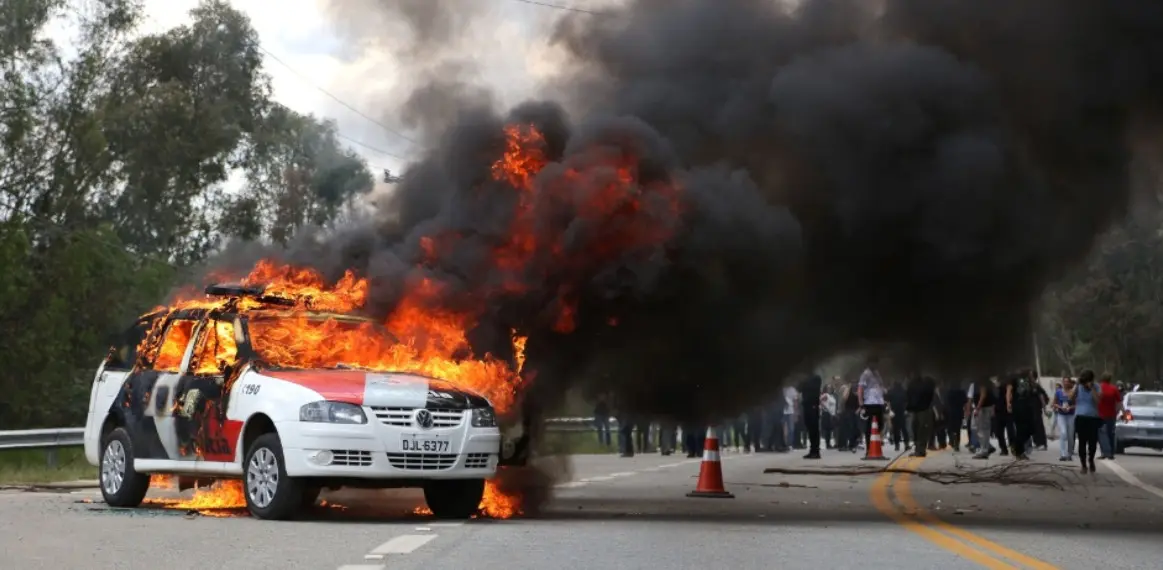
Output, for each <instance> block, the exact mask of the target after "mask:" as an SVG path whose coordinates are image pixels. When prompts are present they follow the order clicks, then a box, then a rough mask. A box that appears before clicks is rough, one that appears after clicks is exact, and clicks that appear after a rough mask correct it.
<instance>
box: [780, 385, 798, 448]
mask: <svg viewBox="0 0 1163 570" xmlns="http://www.w3.org/2000/svg"><path fill="white" fill-rule="evenodd" d="M799 407H800V406H799V396H798V394H797V392H796V387H795V386H784V388H783V423H782V424H780V425H782V426H783V440H782V441H783V447H784V448H785V449H786V450H791V449H794V448H795V447H797V444H798V443H799V442H797V441H796V438H795V436H796V410H797V409H798V408H799Z"/></svg>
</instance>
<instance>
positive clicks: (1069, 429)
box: [1053, 378, 1074, 461]
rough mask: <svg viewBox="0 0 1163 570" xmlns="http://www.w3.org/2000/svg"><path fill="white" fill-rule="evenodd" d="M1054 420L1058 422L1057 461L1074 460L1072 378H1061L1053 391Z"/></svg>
mask: <svg viewBox="0 0 1163 570" xmlns="http://www.w3.org/2000/svg"><path fill="white" fill-rule="evenodd" d="M1053 409H1054V421H1055V422H1056V423H1057V424H1058V438H1059V439H1058V461H1073V460H1074V380H1073V379H1071V378H1063V379H1062V385H1061V386H1059V387H1058V389H1057V390H1055V391H1054V405H1053Z"/></svg>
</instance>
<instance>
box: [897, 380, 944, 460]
mask: <svg viewBox="0 0 1163 570" xmlns="http://www.w3.org/2000/svg"><path fill="white" fill-rule="evenodd" d="M938 401H939V400H938V398H937V382H936V381H935V380H933V379H932V378H930V377H928V376H921V375H920V374H913V375H912V379H911V380H909V386H908V388H907V389H906V390H905V411H907V412H909V413H910V414H912V420H913V445H914V446H915V449H914V450H913V454H912V456H913V457H924V456H925V453H926V450H925V448H926V447H927V446H928V443H929V440H930V439H931V438H932V436H933V430H934V428H935V426H936V414H935V412H934V411H933V405H934V404H936V403H937V402H938Z"/></svg>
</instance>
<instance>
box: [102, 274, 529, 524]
mask: <svg viewBox="0 0 1163 570" xmlns="http://www.w3.org/2000/svg"><path fill="white" fill-rule="evenodd" d="M207 293H212V294H217V295H223V296H227V297H233V296H238V297H243V296H246V295H248V294H251V295H253V294H254V293H255V292H254V291H253V290H248V289H245V288H240V287H225V286H221V287H211V288H209V289H207ZM268 301H269V300H268ZM226 306H227V307H235V306H237V303H231V304H228V305H226ZM280 319H296V320H297V321H296V322H297V323H301V322H303V321H302V319H306V320H307V322H317V323H323V322H328V321H329V322H330V324H329V325H328V326H338V327H361V329H363V330H366V331H369V334H380V335H385V339H384V340H385V342H394V339H389V338H386V337H390V334H389V333H388V332H387V331H386V330H384V329H383V328H382V327H380V326H379V325H378V324H376V323H373V322H371V321H368V320H366V319H363V318H359V317H353V316H348V315H341V314H330V313H313V312H302V311H293V312H292V311H290V310H289V309H288V308H287V307H285V306H278V303H275V304H274V305H272V306H270V307H260V308H259V309H248V310H246V311H232V310H230V309H226V310H220V309H213V310H211V309H184V310H175V311H163V312H159V313H154V314H151V315H147V316H145V317H142V318H141V319H139V320H138V322H137V323H136V324H135V326H134V327H132V328H131V329H130V331H129V332H128V334H127V335H126V337H125V338H124V340H123V342H122V343H121V344H120V346H116V347H114V348H113V349H111V350H110V353H109V356H108V357H107V358H106V359H105V361H104V362H103V363H102V364H101V366H100V368H99V369H98V371H97V377H96V380H95V381H94V383H93V388H92V392H91V396H90V400H89V412H88V421H87V423H86V425H85V436H84V444H85V456H86V458H87V459H88V461H89V462H90V463H91V464H93V465H95V466H99V468H100V475H99V478H100V485H101V493H102V495H103V496H104V498H105V502H106V503H108V504H109V505H111V506H116V507H135V506H137V505H139V504H141V502H142V501H143V499H144V497H145V494H146V492H147V491H148V489H149V481H150V474H155V473H164V474H172V475H177V476H179V477H180V479H187V480H188V479H190V478H194V479H202V480H204V479H221V478H234V479H241V480H242V481H243V487H244V489H245V495H246V503H247V507H248V508H249V510H250V512H251V513H252V514H253V515H254V516H255V517H258V518H262V519H288V518H292V517H294V516H295V514H296V513H297V512H298V511H299V510H300V508H301V507H303V506H304V505H310V504H313V503H314V502H315V499H316V498H317V497H318V495H319V493H320V491H321V490H322V489H323V488H339V487H345V486H354V487H371V488H385V487H421V488H423V490H424V497H425V499H426V501H427V503H428V507H429V508H430V509H431V511H432V512H433V514H434V515H436V516H438V517H445V518H466V517H469V516H471V515H473V514H474V513H476V512H477V507H478V505H479V503H480V501H481V498H482V495H483V493H484V484H485V480H486V479H487V478H490V477H492V476H493V475H494V473H495V472H496V469H497V465H498V460H499V453H500V449H501V433H500V431H499V429H498V427H497V420H496V417H495V414H494V409H493V406H492V405H491V404H490V402H489V401H488V400H486V399H485V398H483V397H481V396H479V395H477V394H475V393H473V392H470V391H467V390H464V389H461V388H458V387H456V386H455V385H453V384H451V383H449V382H445V381H442V380H436V379H432V378H426V377H423V376H417V375H413V374H394V373H383V372H373V371H365V370H357V369H352V368H350V367H347V366H344V365H343V363H333V365H332V366H329V367H322V368H320V367H316V368H312V369H288V368H276V367H273V366H270V365H268V364H266V361H265V360H264V355H267V354H270V352H269V351H276V350H287V349H288V348H287V346H286V343H282V342H280V341H279V339H278V338H274V337H271V336H264V335H268V334H271V333H270V332H269V331H278V330H280V329H279V327H278V325H279V320H280ZM143 340H144V342H143ZM318 342H321V343H325V342H327V339H326V338H321V339H320V340H319V341H318ZM139 347H152V348H145V349H142V351H143V352H144V353H143V354H139V353H138V350H139ZM272 360H273V359H272ZM509 447H512V445H510V446H509Z"/></svg>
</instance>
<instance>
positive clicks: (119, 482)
mask: <svg viewBox="0 0 1163 570" xmlns="http://www.w3.org/2000/svg"><path fill="white" fill-rule="evenodd" d="M99 477H100V483H101V496H102V497H104V498H105V504H107V505H109V506H111V507H136V506H138V505H140V504H141V501H143V500H144V499H145V494H146V493H148V492H149V475H146V474H142V473H138V472H137V469H134V467H133V442H132V441H130V439H129V432H127V431H125V428H122V427H119V428H117V429H115V430H113V431H111V432H109V434H108V435H106V436H105V439H104V440H103V442H102V446H101V474H100V475H99Z"/></svg>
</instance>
